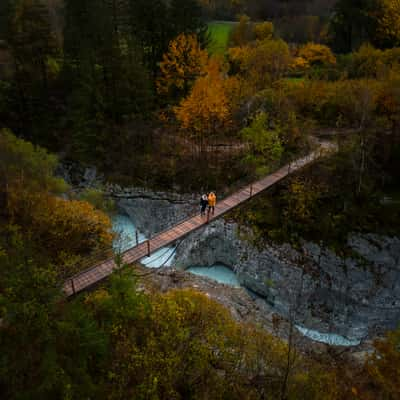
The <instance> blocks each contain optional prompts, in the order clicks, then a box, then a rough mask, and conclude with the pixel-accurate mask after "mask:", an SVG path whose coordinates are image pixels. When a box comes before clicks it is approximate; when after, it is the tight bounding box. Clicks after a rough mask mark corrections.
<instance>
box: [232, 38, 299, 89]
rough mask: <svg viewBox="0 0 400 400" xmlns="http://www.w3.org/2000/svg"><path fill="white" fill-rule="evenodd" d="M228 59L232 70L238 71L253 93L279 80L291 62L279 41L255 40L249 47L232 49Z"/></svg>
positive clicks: (286, 48) (281, 41) (286, 50)
mask: <svg viewBox="0 0 400 400" xmlns="http://www.w3.org/2000/svg"><path fill="white" fill-rule="evenodd" d="M228 57H229V60H230V62H231V64H232V67H233V70H235V69H236V70H238V71H239V72H240V73H241V74H242V76H243V77H244V78H246V80H247V81H248V82H249V83H250V85H252V86H253V88H254V90H255V91H258V90H262V89H265V88H266V87H267V86H268V85H269V84H270V83H271V82H274V81H276V80H278V79H280V78H281V77H282V76H283V74H284V73H285V72H286V71H287V70H288V68H289V64H290V61H291V58H290V52H289V47H288V45H287V43H285V42H284V41H283V40H281V39H278V40H273V39H264V40H257V41H256V42H253V43H252V44H251V45H247V46H241V47H233V48H231V49H230V50H229V53H228Z"/></svg>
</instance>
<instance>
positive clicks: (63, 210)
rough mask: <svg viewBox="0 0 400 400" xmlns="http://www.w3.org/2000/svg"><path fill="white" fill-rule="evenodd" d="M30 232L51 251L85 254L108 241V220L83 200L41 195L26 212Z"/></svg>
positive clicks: (109, 229)
mask: <svg viewBox="0 0 400 400" xmlns="http://www.w3.org/2000/svg"><path fill="white" fill-rule="evenodd" d="M30 218H31V224H30V226H31V227H32V228H31V229H32V233H33V234H34V235H35V236H36V237H37V238H38V239H39V240H40V242H41V243H42V245H43V246H45V248H46V249H47V250H48V251H50V253H51V254H53V255H57V254H58V252H60V251H64V252H67V253H70V254H87V253H89V252H91V251H93V250H94V249H96V248H98V247H101V246H110V245H111V241H112V238H113V236H112V233H111V221H110V219H109V218H108V217H107V215H106V214H104V213H103V212H101V211H98V210H96V209H95V208H94V207H93V206H92V205H91V204H89V203H87V202H85V201H77V200H73V201H69V200H64V199H61V198H58V197H54V196H46V197H41V198H40V199H39V201H37V202H36V203H35V206H34V209H33V210H32V214H31V215H30Z"/></svg>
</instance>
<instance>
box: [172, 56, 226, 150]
mask: <svg viewBox="0 0 400 400" xmlns="http://www.w3.org/2000/svg"><path fill="white" fill-rule="evenodd" d="M225 79H227V78H225V77H224V74H223V72H222V70H221V64H220V63H219V62H218V61H217V60H210V62H209V64H208V66H207V68H206V75H205V76H201V77H199V78H198V79H197V80H196V82H195V83H194V86H193V88H192V91H191V93H190V94H189V96H188V97H187V98H185V99H184V100H182V102H181V103H180V105H179V106H178V107H175V109H174V110H175V115H176V118H177V119H178V121H179V122H180V124H181V128H182V129H187V130H189V132H191V134H192V135H193V136H194V137H196V138H198V139H199V140H200V145H201V147H202V146H203V144H204V139H205V138H207V137H211V136H213V135H215V134H216V133H217V132H221V131H224V130H226V129H227V128H228V127H229V125H230V123H231V104H230V102H229V98H228V96H227V92H226V83H227V82H226V80H225ZM232 79H234V78H232Z"/></svg>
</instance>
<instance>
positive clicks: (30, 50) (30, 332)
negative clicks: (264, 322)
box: [0, 0, 400, 400]
mask: <svg viewBox="0 0 400 400" xmlns="http://www.w3.org/2000/svg"><path fill="white" fill-rule="evenodd" d="M324 140H328V141H330V142H332V143H335V145H337V148H338V151H337V152H336V153H335V154H333V155H331V156H330V157H326V158H324V159H323V160H321V161H319V162H318V163H315V164H313V165H312V166H310V167H307V168H305V169H304V171H302V173H297V174H294V175H293V176H291V177H289V178H287V179H285V180H284V181H282V182H280V183H279V184H278V185H277V186H276V187H275V188H274V189H273V191H272V194H271V192H268V193H266V194H263V195H261V196H259V197H257V198H255V199H254V200H251V201H250V202H249V203H248V204H246V205H245V206H242V207H240V208H239V209H238V210H236V211H233V212H231V213H230V214H229V215H228V216H227V217H226V218H227V219H233V220H234V221H235V222H236V223H237V224H238V225H240V226H243V227H244V228H245V229H247V230H248V232H251V233H252V234H251V235H249V237H247V240H249V241H251V242H252V243H254V244H255V245H257V246H259V247H262V246H263V245H265V243H269V242H274V243H290V244H291V245H292V246H294V247H295V248H298V247H299V246H300V244H301V243H302V241H303V240H310V241H318V243H323V244H324V245H326V246H327V247H329V248H331V249H334V250H335V251H336V252H337V253H338V254H342V255H343V256H344V257H345V256H346V255H348V254H349V252H350V249H349V248H348V246H347V245H346V238H347V235H348V234H349V233H351V232H368V233H369V232H373V233H376V234H382V235H389V236H393V237H394V236H396V237H398V236H399V235H400V2H399V1H398V0H354V1H346V0H336V1H334V0H324V1H317V0H314V1H313V0H287V1H280V0H262V1H259V0H1V1H0V349H1V351H0V396H1V398H2V399H90V398H97V399H110V400H111V399H143V400H144V399H148V400H150V399H151V400H156V399H160V400H161V399H185V400H186V399H215V400H217V399H221V400H222V399H228V398H229V399H249V400H253V399H254V400H255V399H260V400H261V399H280V400H295V399H299V400H303V399H327V400H328V399H329V400H330V399H332V400H333V399H366V400H373V399H378V400H379V399H382V400H396V399H400V351H399V348H400V328H399V329H397V330H394V331H391V332H387V333H386V334H385V335H384V336H382V337H378V338H376V340H375V341H374V342H373V347H372V350H371V351H369V352H367V354H366V355H365V357H364V358H363V359H362V360H361V361H355V360H354V359H352V358H351V357H347V355H346V353H345V352H343V353H341V352H340V351H336V352H335V350H328V352H321V353H318V352H313V351H311V350H310V351H305V350H304V349H300V348H296V347H295V346H294V347H293V346H292V345H291V342H290V341H289V342H287V341H286V342H285V341H283V340H281V339H280V338H277V337H274V336H273V335H272V334H271V333H269V332H267V331H266V330H264V329H262V328H261V327H260V326H258V325H257V324H256V323H254V324H247V323H241V322H238V321H237V320H235V319H234V318H233V317H232V315H231V314H230V313H229V311H228V310H227V309H225V308H224V307H223V306H222V305H220V304H218V303H217V302H215V301H213V300H212V299H209V298H208V297H207V296H205V295H203V294H201V293H198V292H197V291H196V290H195V289H190V290H188V289H186V290H172V291H169V292H167V293H160V292H158V291H157V290H154V288H152V287H151V285H148V282H147V280H146V279H142V278H141V277H140V275H141V274H140V273H138V271H140V269H137V268H135V266H129V265H125V264H124V263H123V262H122V261H121V258H120V255H118V254H113V250H112V243H113V240H115V233H113V231H112V229H111V226H112V221H111V217H112V215H113V212H115V204H114V203H113V201H111V200H110V199H109V198H108V197H106V196H104V195H103V193H102V191H101V190H100V189H99V190H93V189H87V190H79V191H76V190H74V188H73V187H71V186H69V185H68V184H67V183H66V182H65V181H64V180H63V179H62V178H61V177H60V174H59V170H60V164H67V163H70V164H73V165H79V166H83V167H92V166H95V167H96V168H97V170H98V171H99V172H100V173H101V174H102V176H104V179H105V180H107V181H108V182H112V183H115V184H118V185H121V186H122V187H124V186H127V187H128V186H137V187H145V188H151V189H154V190H174V191H176V192H178V193H183V192H185V191H186V192H189V191H190V192H191V193H199V192H200V191H203V190H204V191H205V190H207V189H208V188H215V189H216V190H217V193H218V196H221V197H223V196H224V195H225V194H228V193H231V192H232V191H233V190H234V189H235V188H238V187H240V186H241V185H243V184H248V183H250V182H252V181H254V180H256V179H258V178H261V177H263V176H265V175H267V174H268V173H270V172H273V171H274V170H276V169H277V168H278V167H280V166H282V165H283V164H284V163H287V162H290V161H291V160H294V159H295V158H297V157H300V156H304V155H305V154H307V153H308V152H310V151H311V150H313V149H315V148H316V147H317V146H318V144H319V143H321V141H324ZM276 210H279V212H276ZM99 254H100V256H101V257H115V260H116V263H117V264H118V266H119V268H118V270H117V271H116V272H115V273H114V274H113V275H112V276H111V277H110V279H108V280H107V281H104V282H103V283H102V284H100V285H99V286H97V287H95V288H94V289H93V290H91V291H90V292H88V293H83V294H81V295H79V296H76V297H74V298H73V299H67V298H66V296H65V293H63V291H62V288H61V286H62V282H63V281H64V280H66V279H67V278H69V277H70V276H72V275H73V274H75V273H77V272H79V271H80V270H82V268H83V267H82V266H83V265H85V262H86V260H93V259H94V257H98V256H99ZM289 336H290V334H289Z"/></svg>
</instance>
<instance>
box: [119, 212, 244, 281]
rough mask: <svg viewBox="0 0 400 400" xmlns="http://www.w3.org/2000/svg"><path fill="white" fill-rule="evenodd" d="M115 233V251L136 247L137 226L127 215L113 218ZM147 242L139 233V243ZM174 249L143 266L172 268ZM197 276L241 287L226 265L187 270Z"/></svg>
mask: <svg viewBox="0 0 400 400" xmlns="http://www.w3.org/2000/svg"><path fill="white" fill-rule="evenodd" d="M112 222H113V231H114V232H116V233H117V235H118V237H117V239H116V240H115V241H114V249H115V250H116V251H118V252H123V251H126V250H128V249H129V248H131V247H133V246H135V245H136V226H135V224H134V223H133V221H132V220H131V219H130V218H129V217H128V216H126V215H116V216H115V217H113V220H112ZM145 240H147V238H146V236H145V235H143V234H142V233H141V232H138V242H139V243H142V242H144V241H145ZM173 253H174V247H164V248H162V249H160V250H158V251H156V252H155V253H153V254H152V255H151V256H150V257H145V258H142V259H141V260H140V262H141V263H142V264H144V265H145V266H146V267H149V268H159V267H161V266H162V265H163V266H164V265H165V266H170V265H171V263H172V261H173V259H174V257H173ZM187 271H188V272H191V273H193V274H195V275H201V276H207V277H208V278H210V279H213V280H215V281H216V282H219V283H224V284H226V285H231V286H235V287H239V286H240V284H239V281H238V280H237V277H236V274H235V273H234V272H233V271H231V270H230V269H229V268H227V267H225V266H224V265H219V264H216V265H214V266H212V267H203V266H193V267H190V268H188V269H187Z"/></svg>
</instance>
